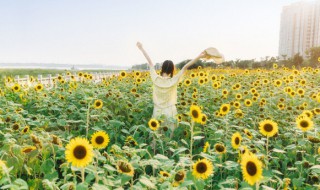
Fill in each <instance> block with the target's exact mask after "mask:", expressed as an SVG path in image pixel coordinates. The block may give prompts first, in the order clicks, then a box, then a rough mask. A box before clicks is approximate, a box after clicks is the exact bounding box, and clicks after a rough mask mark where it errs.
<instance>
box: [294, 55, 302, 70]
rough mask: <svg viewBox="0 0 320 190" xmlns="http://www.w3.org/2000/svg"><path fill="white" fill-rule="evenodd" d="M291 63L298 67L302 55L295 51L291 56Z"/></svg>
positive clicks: (300, 63) (299, 66)
mask: <svg viewBox="0 0 320 190" xmlns="http://www.w3.org/2000/svg"><path fill="white" fill-rule="evenodd" d="M292 63H293V65H294V66H296V68H298V69H300V68H301V65H302V63H303V57H302V56H301V55H300V54H299V53H296V54H295V55H294V56H293V58H292Z"/></svg>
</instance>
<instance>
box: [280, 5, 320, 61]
mask: <svg viewBox="0 0 320 190" xmlns="http://www.w3.org/2000/svg"><path fill="white" fill-rule="evenodd" d="M316 46H320V0H316V1H301V2H296V3H293V4H291V5H289V6H285V7H283V9H282V13H281V23H280V40H279V58H280V59H284V56H286V58H289V57H293V56H294V55H295V54H296V53H300V55H303V56H304V57H305V56H306V54H305V52H306V50H307V49H309V48H311V47H316Z"/></svg>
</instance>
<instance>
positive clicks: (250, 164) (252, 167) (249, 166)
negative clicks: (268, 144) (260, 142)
mask: <svg viewBox="0 0 320 190" xmlns="http://www.w3.org/2000/svg"><path fill="white" fill-rule="evenodd" d="M246 169H247V172H248V174H249V175H251V176H254V175H256V174H257V170H258V169H257V166H256V164H255V163H254V162H251V161H249V162H248V163H247V165H246Z"/></svg>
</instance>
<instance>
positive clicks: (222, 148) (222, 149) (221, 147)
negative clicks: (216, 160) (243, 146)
mask: <svg viewBox="0 0 320 190" xmlns="http://www.w3.org/2000/svg"><path fill="white" fill-rule="evenodd" d="M216 150H217V151H218V152H223V151H224V146H222V145H220V144H219V145H217V146H216Z"/></svg>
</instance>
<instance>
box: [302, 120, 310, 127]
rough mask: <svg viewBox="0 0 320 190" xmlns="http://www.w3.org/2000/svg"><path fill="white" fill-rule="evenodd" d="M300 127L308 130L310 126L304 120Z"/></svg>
mask: <svg viewBox="0 0 320 190" xmlns="http://www.w3.org/2000/svg"><path fill="white" fill-rule="evenodd" d="M300 126H301V127H303V128H307V127H308V126H309V123H308V122H307V121H304V120H303V121H301V122H300Z"/></svg>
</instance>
